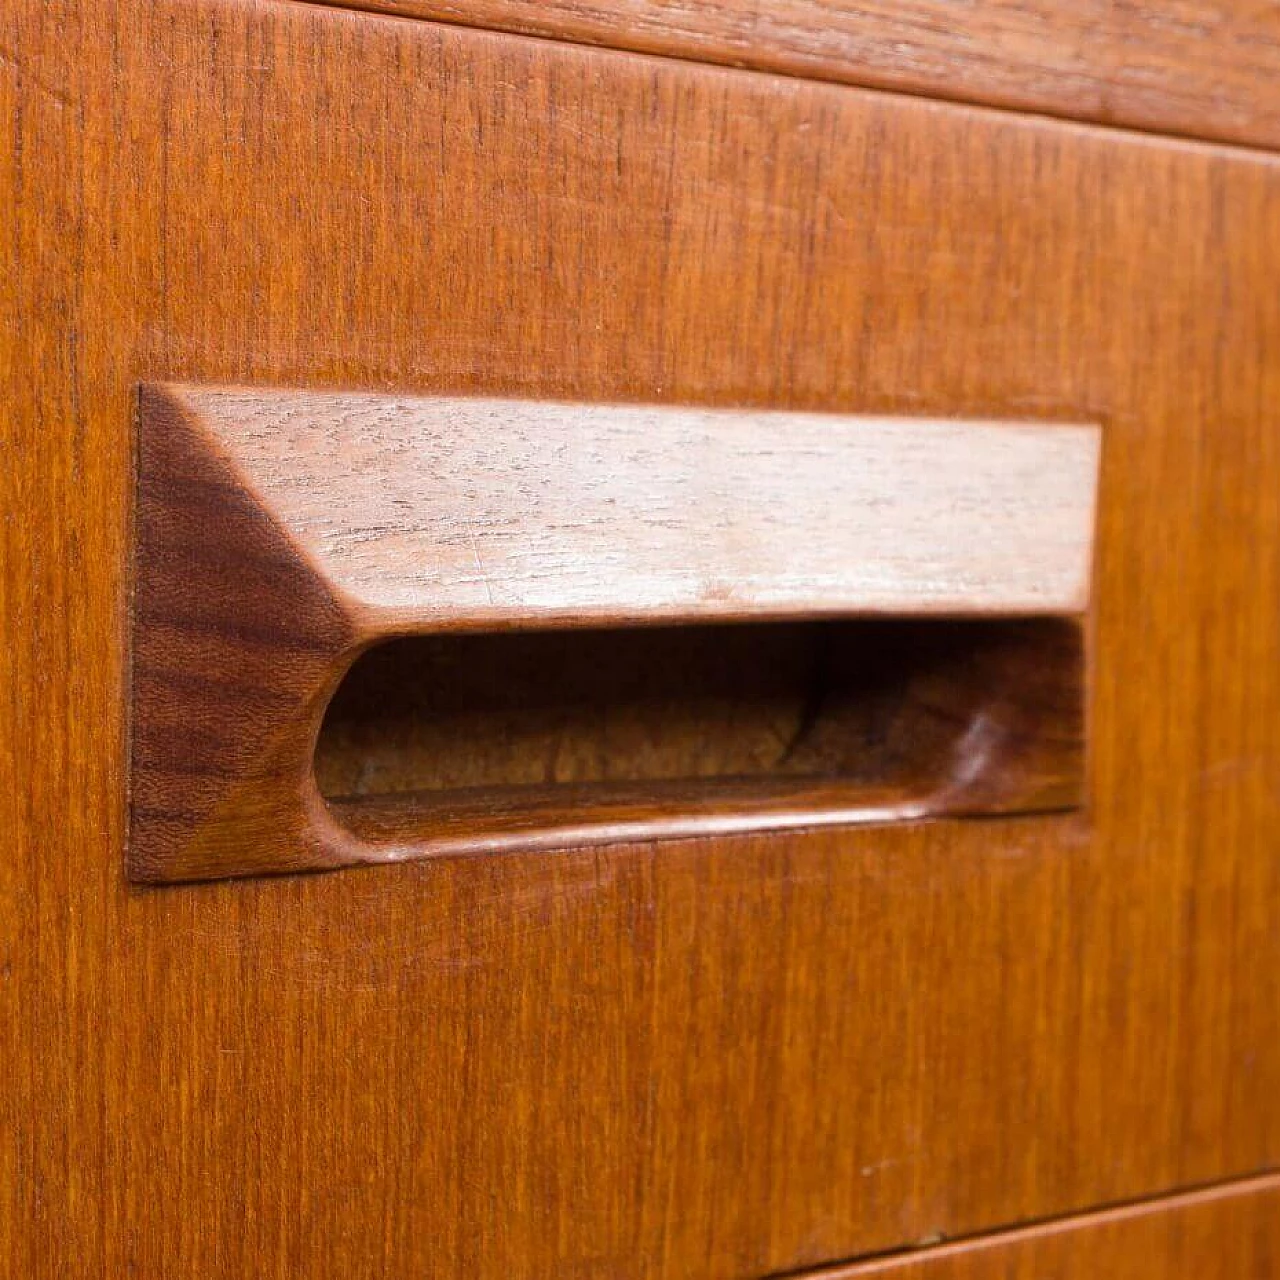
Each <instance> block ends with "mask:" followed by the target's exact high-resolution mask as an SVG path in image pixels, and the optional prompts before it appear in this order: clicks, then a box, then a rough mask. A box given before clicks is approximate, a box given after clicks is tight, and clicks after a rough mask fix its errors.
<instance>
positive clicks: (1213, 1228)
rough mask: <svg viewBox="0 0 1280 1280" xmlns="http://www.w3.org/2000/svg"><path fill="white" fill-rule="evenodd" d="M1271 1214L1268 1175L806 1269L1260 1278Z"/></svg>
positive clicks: (843, 1279)
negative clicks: (863, 1260) (931, 1246)
mask: <svg viewBox="0 0 1280 1280" xmlns="http://www.w3.org/2000/svg"><path fill="white" fill-rule="evenodd" d="M1278 1218H1280V1178H1277V1177H1276V1176H1275V1175H1271V1176H1269V1177H1262V1178H1251V1179H1249V1180H1247V1181H1243V1182H1237V1183H1228V1184H1227V1185H1225V1186H1221V1187H1214V1188H1212V1189H1210V1190H1205V1191H1193V1192H1190V1193H1188V1194H1185V1195H1180V1196H1169V1197H1167V1198H1164V1199H1161V1200H1154V1201H1147V1202H1145V1203H1143V1204H1135V1205H1127V1206H1125V1207H1123V1208H1118V1209H1108V1210H1104V1211H1101V1212H1098V1213H1089V1214H1083V1215H1081V1216H1079V1217H1074V1218H1066V1219H1063V1220H1061V1221H1058V1222H1047V1223H1042V1224H1039V1225H1036V1226H1032V1227H1024V1228H1022V1229H1021V1230H1017V1231H1002V1232H999V1233H997V1234H994V1235H991V1236H986V1237H980V1238H979V1239H976V1240H961V1241H957V1242H956V1243H954V1244H948V1245H942V1246H941V1247H939V1248H934V1249H922V1250H920V1251H919V1252H918V1253H917V1254H915V1255H914V1256H911V1255H902V1256H897V1257H887V1258H880V1259H877V1260H875V1261H873V1262H866V1263H862V1264H855V1265H853V1266H850V1267H836V1268H834V1269H832V1270H824V1271H822V1272H820V1273H818V1272H813V1273H811V1274H812V1275H813V1278H814V1280H865V1277H870V1276H883V1277H886V1280H994V1277H997V1276H998V1277H1000V1280H1045V1278H1046V1277H1054V1280H1090V1278H1091V1277H1094V1276H1107V1277H1108V1280H1184V1277H1187V1276H1204V1275H1210V1276H1238V1277H1241V1280H1243V1278H1244V1277H1258V1280H1262V1278H1263V1277H1267V1276H1274V1275H1275V1274H1276V1272H1277V1270H1278V1269H1280V1240H1278V1239H1277V1231H1276V1221H1277V1219H1278Z"/></svg>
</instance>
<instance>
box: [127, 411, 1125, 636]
mask: <svg viewBox="0 0 1280 1280" xmlns="http://www.w3.org/2000/svg"><path fill="white" fill-rule="evenodd" d="M138 436H139V439H138V449H139V486H140V496H139V505H140V507H141V508H142V509H143V512H144V522H145V516H146V512H147V509H148V507H149V505H150V504H152V503H156V504H161V505H163V506H164V507H165V508H167V509H170V510H172V511H173V512H174V514H173V515H172V516H171V517H170V518H171V519H173V520H181V519H182V518H183V512H186V513H188V514H187V515H186V519H187V520H188V522H190V521H192V520H197V519H199V518H201V517H202V516H203V511H204V507H205V506H208V505H211V504H215V505H219V506H221V504H222V500H223V497H224V495H225V485H224V484H223V483H222V477H224V476H225V477H226V478H227V481H228V482H230V483H234V484H237V485H238V486H239V488H240V490H241V493H240V494H237V495H235V496H234V497H229V498H228V501H229V504H230V505H231V506H232V507H234V508H235V509H236V510H237V511H239V510H242V509H244V508H245V507H246V505H247V504H253V505H256V506H257V507H259V508H260V509H261V511H260V514H259V515H258V516H257V518H256V519H255V520H253V524H254V526H255V527H258V526H262V525H270V526H271V527H272V528H273V530H275V531H276V536H277V537H278V538H279V540H280V541H281V543H282V545H283V546H284V547H291V548H293V549H294V552H295V554H296V556H297V557H298V559H299V560H300V561H301V562H302V567H303V568H304V569H306V570H308V571H309V572H310V573H311V574H312V576H313V577H315V578H316V579H318V581H319V584H320V586H321V587H322V589H323V590H324V592H325V594H327V595H329V596H330V597H332V598H333V601H334V603H335V605H337V606H338V607H339V608H341V609H342V610H344V611H345V612H346V613H347V614H349V615H350V617H351V619H352V629H353V631H354V632H356V633H357V634H358V635H359V636H360V638H362V639H368V638H374V637H377V636H388V635H393V634H396V633H397V632H402V633H406V634H409V633H422V632H426V631H452V630H486V629H497V628H505V627H523V628H531V627H546V626H566V625H567V626H581V625H584V624H588V623H592V622H596V623H604V624H610V623H618V622H630V623H637V624H643V623H650V624H652V623H658V622H672V621H698V620H703V621H711V620H715V619H750V618H780V617H824V616H825V617H836V616H841V615H861V616H867V615H873V614H886V615H910V616H922V615H926V614H936V615H941V616H952V617H975V616H994V615H1019V614H1023V615H1025V614H1072V613H1082V612H1083V611H1084V609H1085V607H1086V606H1087V604H1088V600H1089V575H1090V569H1091V566H1092V559H1093V526H1094V508H1095V505H1096V496H1097V486H1098V458H1099V453H1100V449H1101V433H1100V431H1099V430H1098V428H1097V427H1092V426H1081V425H1072V424H1067V423H1058V424H1053V425H1037V424H1031V423H990V422H961V421H951V422H948V421H929V420H925V419H910V418H906V419H897V420H894V419H888V418H855V417H842V416H839V415H827V414H813V413H781V412H776V411H775V412H762V411H759V410H756V411H754V412H752V411H726V410H723V409H721V410H715V409H705V408H677V407H672V406H663V405H599V404H596V405H592V404H554V403H546V402H540V401H536V400H490V399H484V398H481V397H472V398H468V399H456V398H450V397H443V396H440V397H430V398H426V397H413V396H387V395H381V396H380V395H370V394H360V393H354V392H337V393H334V392H330V393H327V394H326V393H319V392H306V391H265V390H235V389H222V388H213V387H144V388H143V389H142V391H141V394H140V397H139V408H138ZM158 437H161V439H158ZM175 437H176V438H178V439H180V440H181V441H182V443H183V445H184V446H185V447H187V448H189V450H190V452H191V454H192V455H193V456H192V457H191V458H190V459H184V462H183V463H175V462H173V461H171V458H172V452H173V449H174V448H175ZM179 467H180V468H181V469H180V470H178V468H179ZM203 467H209V468H212V469H215V470H216V471H217V473H218V476H219V484H218V485H211V486H210V487H209V492H208V496H207V499H206V501H205V503H203V504H201V503H200V495H199V494H198V493H196V492H194V491H193V490H192V488H191V486H192V485H193V484H195V483H197V479H196V478H197V477H198V474H199V472H200V471H201V469H202V468H203ZM175 472H176V474H175ZM170 483H172V484H174V485H175V486H177V492H176V493H170V492H168V490H167V486H168V485H170ZM183 485H185V486H187V487H186V488H185V489H184V488H183V487H182V486H183ZM221 533H222V528H221V525H215V526H214V527H213V528H211V529H209V530H208V531H207V532H206V531H204V530H201V529H196V530H194V531H193V535H192V536H193V537H194V539H195V541H196V543H197V545H199V546H200V547H202V548H203V549H204V551H205V554H206V556H208V555H213V556H220V555H222V554H223V553H224V549H223V548H222V547H220V546H219V545H218V543H217V539H218V537H219V536H220V535H221ZM225 554H227V555H234V554H235V551H234V549H233V548H230V547H228V548H226V549H225ZM148 568H149V565H148V563H147V560H146V558H145V548H144V550H143V553H142V555H141V558H140V563H139V590H140V592H141V593H143V601H142V603H143V606H144V607H145V605H146V599H145V592H146V587H147V581H148V579H147V570H148ZM183 568H184V569H185V571H186V576H187V578H188V581H189V582H190V584H191V586H192V587H193V588H195V587H197V586H198V582H196V581H194V579H195V578H196V575H198V573H199V571H200V568H201V565H200V562H199V560H194V559H193V561H192V562H191V563H190V564H189V565H188V566H183ZM283 603H284V604H285V605H286V606H287V604H288V602H287V601H286V602H283ZM227 608H228V612H233V611H234V607H233V606H232V605H230V604H228V606H227ZM286 612H292V611H291V610H288V609H287V607H286Z"/></svg>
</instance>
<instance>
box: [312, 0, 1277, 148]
mask: <svg viewBox="0 0 1280 1280" xmlns="http://www.w3.org/2000/svg"><path fill="white" fill-rule="evenodd" d="M326 2H327V3H342V4H345V5H347V6H348V7H350V8H355V9H371V10H380V11H382V12H384V13H394V14H400V15H402V16H404V17H413V18H435V19H440V20H443V21H446V22H459V23H466V24H468V25H472V26H479V27H492V28H495V29H497V30H500V31H514V32H521V33H525V34H529V35H536V36H543V37H548V38H551V39H554V40H575V41H584V42H586V43H589V44H597V45H609V46H611V47H614V48H618V49H635V50H639V51H642V52H646V53H659V54H665V55H666V56H668V57H676V58H687V59H691V60H695V61H704V62H720V63H726V64H728V65H730V66H743V67H756V68H759V69H761V70H766V71H780V72H785V73H787V74H789V75H797V76H807V77H811V78H814V79H820V80H834V81H840V82H843V83H845V84H856V85H871V86H875V87H877V88H883V89H896V90H899V91H904V92H908V93H917V94H923V95H924V96H926V97H932V98H946V99H951V100H953V101H954V100H958V101H962V102H973V103H981V104H984V105H989V106H995V107H1005V108H1011V109H1013V110H1020V111H1035V112H1043V113H1047V114H1049V115H1056V116H1065V117H1068V118H1071V119H1076V120H1090V121H1095V122H1097V123H1100V124H1114V125H1124V126H1126V127H1129V128H1136V129H1149V130H1157V131H1160V132H1164V133H1172V134H1182V135H1184V136H1186V137H1191V138H1214V139H1219V140H1222V141H1225V142H1237V143H1243V144H1245V145H1246V146H1255V147H1268V148H1272V149H1274V148H1276V147H1280V7H1277V6H1276V5H1275V4H1274V3H1271V2H1270V0H1264V2H1263V3H1256V2H1255V0H1178V3H1176V4H1168V3H1158V2H1156V0H1152V2H1151V3H1132V2H1129V0H969V2H968V3H965V4H957V3H955V0H773V3H760V0H326Z"/></svg>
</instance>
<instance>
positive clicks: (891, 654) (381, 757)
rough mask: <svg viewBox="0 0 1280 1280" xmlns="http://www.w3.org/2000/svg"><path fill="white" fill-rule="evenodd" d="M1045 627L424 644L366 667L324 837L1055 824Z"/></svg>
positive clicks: (328, 747)
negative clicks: (931, 819)
mask: <svg viewBox="0 0 1280 1280" xmlns="http://www.w3.org/2000/svg"><path fill="white" fill-rule="evenodd" d="M1082 665H1083V664H1082V637H1081V631H1080V627H1079V625H1078V623H1076V622H1074V621H1071V620H1066V619H1060V618H1048V619H1045V618H1032V619H1015V620H995V621H992V620H982V621H959V620H955V621H951V620H945V621H940V620H937V619H929V620H919V621H915V620H912V621H900V620H895V621H867V620H839V621H822V622H776V623H774V622H771V623H763V624H744V625H715V626H688V627H643V628H631V629H611V630H566V631H542V632H504V633H500V634H455V635H434V636H424V637H416V638H410V639H400V640H395V641H391V642H387V643H384V644H382V645H379V646H377V647H376V648H374V649H371V650H370V651H368V652H367V653H365V654H364V655H363V656H362V657H361V658H360V659H359V660H358V661H357V662H356V664H355V665H354V666H353V667H352V669H351V671H350V672H349V673H348V674H347V677H346V679H345V680H344V681H343V683H342V685H341V686H340V687H339V689H338V690H337V692H336V694H335V695H334V697H333V699H332V701H331V703H330V705H329V708H328V711H327V714H326V716H325V719H324V724H323V728H322V730H321V733H320V736H319V740H318V744H317V747H316V754H315V776H316V781H317V783H318V785H319V788H320V791H321V794H322V795H323V796H324V797H325V799H326V801H327V803H328V805H329V808H330V811H331V812H332V814H333V815H334V816H335V817H336V818H337V820H338V821H339V822H340V823H341V824H343V825H344V826H345V827H347V828H348V829H349V830H350V831H351V832H352V833H353V834H355V835H356V836H358V837H359V838H360V839H362V840H365V841H370V842H381V843H396V842H397V841H404V840H411V839H412V840H416V841H424V840H425V841H431V842H432V843H433V847H434V848H436V849H437V850H439V851H440V852H446V851H450V850H453V849H471V850H482V849H486V848H498V847H538V846H547V845H554V844H557V843H580V842H589V841H598V840H605V839H621V838H645V837H656V836H670V835H681V834H695V833H698V832H703V831H715V830H726V829H735V830H749V829H753V828H761V829H763V828H769V827H777V826H785V825H808V824H817V823H822V822H854V821H882V820H891V819H895V818H899V819H905V818H913V817H924V816H936V815H942V814H982V813H1008V812H1018V811H1044V810H1050V809H1059V808H1068V807H1071V806H1074V805H1076V804H1078V803H1079V801H1080V794H1081V788H1082V773H1083V705H1082V678H1081V677H1082Z"/></svg>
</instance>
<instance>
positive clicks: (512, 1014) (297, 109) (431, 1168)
mask: <svg viewBox="0 0 1280 1280" xmlns="http://www.w3.org/2000/svg"><path fill="white" fill-rule="evenodd" d="M0 32H3V39H2V42H0V44H2V47H3V50H4V56H3V57H0V122H2V123H0V129H2V133H0V137H3V140H4V141H3V143H2V144H0V193H2V194H3V198H0V245H3V250H2V252H3V253H4V254H5V262H6V266H7V268H8V275H7V278H6V287H5V288H4V289H0V387H2V388H3V390H2V392H0V394H2V395H3V411H2V412H0V440H2V441H3V443H2V444H0V454H2V455H3V458H4V465H3V466H0V512H2V513H3V514H2V515H0V582H2V584H3V585H2V586H0V620H2V621H0V630H2V632H3V636H4V644H5V661H4V663H3V665H2V666H0V705H2V706H3V713H2V714H0V831H3V832H4V834H5V837H6V842H5V847H4V855H3V857H0V1037H2V1043H3V1045H4V1066H5V1087H4V1089H3V1090H0V1270H3V1271H5V1272H6V1273H7V1274H10V1275H14V1276H24V1277H36V1278H37V1280H39V1278H40V1277H44V1276H63V1275H66V1274H67V1273H68V1272H69V1271H70V1272H73V1273H79V1274H90V1275H98V1274H106V1275H120V1274H128V1273H129V1271H130V1270H131V1269H132V1271H133V1272H134V1273H135V1274H137V1275H139V1276H147V1277H150V1276H164V1275H196V1276H200V1275H257V1276H273V1277H281V1278H283V1277H289V1278H290V1280H296V1278H297V1277H302V1276H317V1277H319V1276H348V1277H361V1276H370V1277H372V1276H388V1275H392V1276H419V1275H430V1274H432V1273H433V1272H435V1273H445V1274H463V1275H485V1274H488V1275H494V1276H522V1275H523V1276H539V1275H547V1274H556V1273H558V1274H560V1275H568V1276H572V1275H577V1276H590V1275H611V1274H612V1275H616V1274H628V1275H638V1276H673V1277H674V1276H685V1275H689V1274H696V1275H702V1276H708V1277H723V1276H751V1275H761V1274H768V1273H769V1272H771V1271H779V1270H786V1269H788V1268H790V1269H796V1268H799V1267H803V1266H812V1265H817V1264H819V1263H823V1262H829V1261H831V1260H833V1259H845V1258H851V1257H855V1256H858V1255H862V1254H866V1253H869V1252H873V1251H877V1250H884V1249H887V1248H892V1247H899V1246H901V1245H904V1244H907V1243H910V1242H913V1241H921V1240H924V1239H926V1238H936V1236H937V1235H938V1233H942V1234H943V1235H944V1236H947V1237H955V1236H957V1235H959V1234H971V1233H974V1232H977V1231H980V1230H984V1229H990V1228H993V1227H996V1226H999V1225H1001V1224H1011V1223H1016V1222H1019V1221H1025V1220H1027V1219H1029V1218H1038V1217H1045V1216H1047V1215H1054V1214H1061V1213H1065V1212H1068V1211H1072V1210H1079V1209H1083V1208H1086V1207H1088V1206H1091V1205H1097V1204H1100V1203H1106V1202H1115V1201H1117V1200H1124V1199H1129V1198H1133V1197H1136V1196H1143V1195H1151V1194H1154V1193H1156V1192H1160V1191H1163V1190H1167V1189H1172V1188H1176V1187H1179V1186H1186V1185H1190V1184H1195V1183H1203V1182H1206V1181H1213V1180H1218V1179H1221V1178H1225V1177H1229V1176H1236V1175H1243V1174H1246V1173H1249V1172H1252V1171H1257V1170H1263V1169H1267V1168H1275V1167H1276V1166H1277V1165H1278V1164H1280V990H1278V989H1277V983H1278V982H1280V937H1277V932H1278V931H1277V930H1276V927H1275V916H1276V910H1275V904H1276V903H1277V901H1280V859H1277V858H1276V856H1275V832H1276V831H1277V830H1280V790H1278V789H1277V788H1276V786H1275V779H1276V778H1277V776H1280V672H1278V671H1277V666H1276V662H1275V655H1276V653H1277V652H1278V651H1280V609H1278V608H1277V607H1276V604H1277V601H1276V591H1277V586H1276V584H1277V583H1278V582H1280V484H1277V483H1276V481H1277V476H1280V436H1278V435H1277V433H1276V431H1275V429H1274V422H1275V406H1276V405H1277V404H1280V365H1278V364H1277V362H1276V359H1275V352H1276V351H1277V350H1280V299H1278V297H1277V291H1276V289H1275V281H1276V280H1277V279H1278V278H1280V235H1277V234H1276V231H1277V228H1280V168H1277V166H1276V164H1275V163H1274V162H1273V161H1271V160H1270V159H1269V158H1267V157H1264V156H1257V157H1255V156H1246V155H1242V154H1240V153H1229V152H1226V151H1223V150H1219V149H1215V148H1208V147H1198V146H1189V145H1169V144H1163V143H1159V144H1158V143H1155V142H1153V141H1152V140H1150V139H1134V138H1129V137H1124V136H1118V135H1116V134H1113V133H1106V132H1104V131H1093V130H1089V129H1086V128H1079V127H1073V126H1064V125H1061V124H1055V123H1049V122H1044V121H1033V120H1018V119H1013V118H1009V117H1004V116H998V115H995V114H987V113H983V112H979V111H974V110H968V109H962V108H957V107H950V106H942V105H938V104H934V103H927V102H921V101H907V100H902V99H897V98H890V97H888V96H879V95H875V94H864V93H858V92H852V91H849V90H847V89H842V88H839V87H835V86H830V85H819V84H807V83H802V82H798V81H791V80H782V79H773V78H770V77H766V76H761V75H755V74H746V73H740V72H733V71H728V70H718V69H715V68H704V67H697V68H695V67H691V66H689V65H683V64H676V63H674V62H662V61H657V60H654V61H648V60H645V59H641V58H636V57H631V56H625V57H624V56H620V55H614V54H610V53H608V52H601V51H593V50H585V49H581V48H573V47H568V46H556V45H552V44H549V43H546V42H537V41H527V40H521V39H517V38H508V37H497V36H493V35H488V34H485V33H483V32H473V31H464V30H461V29H448V30H446V29H443V28H438V27H433V26H431V25H430V24H426V23H408V22H399V21H395V20H391V19H382V18H376V17H372V16H370V15H367V14H354V13H350V12H347V11H343V10H337V9H318V8H315V7H308V6H303V5H293V4H268V3H263V2H259V0H245V2H244V3H237V4H235V5H234V6H233V5H229V4H224V3H214V2H212V0H187V2H184V3H182V4H180V5H178V4H174V3H172V0H119V3H113V4H108V3H106V0H59V2H58V3H54V4H49V3H43V2H39V0H13V2H11V3H9V4H7V5H5V6H4V7H3V8H2V9H0ZM142 381H198V382H205V383H219V384H227V385H244V384H248V385H258V386H273V385H274V386H279V385H286V386H287V385H299V386H308V387H313V388H316V389H324V388H330V389H334V388H341V387H350V386H362V387H366V388H372V389H379V390H394V391H401V392H404V393H405V394H432V393H441V394H451V395H464V394H470V393H476V394H484V395H492V396H528V397H532V398H548V399H569V400H596V401H628V400H630V401H637V400H644V401H649V402H653V401H666V402H670V403H685V404H691V403H697V404H704V405H708V406H715V405H718V406H722V407H733V406H752V405H756V406H774V407H778V408H787V409H792V410H797V411H831V412H848V413H871V414H909V415H921V416H928V415H943V416H946V415H966V416H976V417H989V418H1001V419H1003V418H1010V419H1024V418H1047V417H1055V416H1061V417H1063V418H1064V419H1069V420H1077V421H1078V420H1084V421H1094V422H1100V423H1102V424H1103V428H1104V434H1105V437H1106V449H1107V453H1106V458H1105V459H1104V467H1103V472H1104V474H1103V485H1102V489H1101V492H1100V506H1099V525H1098V546H1099V559H1098V565H1097V574H1096V578H1095V606H1094V607H1095V618H1094V621H1093V626H1094V627H1095V628H1096V631H1095V634H1094V636H1093V640H1092V651H1093V652H1094V653H1096V654H1097V655H1099V659H1098V664H1097V669H1096V671H1095V672H1094V675H1093V680H1092V682H1091V689H1092V693H1091V701H1090V706H1089V713H1090V717H1091V724H1090V735H1089V737H1090V743H1091V747H1092V760H1091V766H1090V767H1091V774H1092V778H1093V793H1092V801H1093V803H1092V807H1091V810H1090V812H1089V815H1088V817H1087V819H1086V818H1084V817H1081V816H1079V815H1075V816H1066V817H1063V818H1060V819H1055V820H1052V821H1044V820H1040V819H1036V820H1022V819H1017V818H1014V819H1010V820H1008V821H1007V822H1005V823H1002V824H1000V829H999V831H998V833H995V834H993V833H992V832H990V831H989V830H983V829H979V826H978V824H947V825H944V824H921V825H920V826H919V827H918V828H907V827H885V828H881V829H877V830H870V829H862V830H846V831H839V832H836V831H825V832H818V833H792V834H788V835H781V836H778V835H774V836H768V837H733V838H717V839H714V840H688V841H681V842H678V843H673V844H671V845H669V846H666V847H664V848H663V849H662V852H661V856H658V854H657V853H656V852H655V849H654V848H652V847H650V846H646V845H643V844H640V845H629V846H624V847H617V848H613V849H610V850H608V851H601V850H586V851H582V852H579V853H573V854H567V855H557V856H555V857H547V856H541V855H536V854H531V855H523V854H520V855H512V856H510V857H505V858H493V859H466V860H464V859H456V860H455V859H441V860H437V861H433V862H423V863H416V864H413V865H406V866H400V867H387V868H379V869H375V870H369V871H367V872H362V873H360V874H358V875H357V874H353V875H350V876H299V877H278V878H275V879H272V880H261V881H252V880H248V881H240V882H230V881H228V882H223V883H219V884H211V885H200V886H192V887H183V888H180V889H176V890H171V889H159V890H156V889H141V888H137V887H131V886H130V885H129V884H128V882H127V880H126V878H125V876H124V874H123V858H124V847H123V846H124V838H125V809H124V804H123V794H124V788H125V774H126V751H125V742H124V723H125V708H126V706H127V693H126V689H125V672H126V669H127V668H126V662H125V652H126V644H125V637H126V618H127V596H126V590H125V584H126V568H125V567H126V564H127V561H128V552H129V545H130V543H129V536H128V522H127V519H126V511H127V502H128V495H129V492H130V487H131V486H130V474H129V472H130V468H129V423H130V419H131V414H132V402H133V395H134V388H135V387H136V386H137V384H138V383H139V382H142ZM1224 1260H1225V1261H1224V1264H1223V1265H1225V1263H1226V1262H1229V1261H1230V1255H1229V1254H1225V1253H1224ZM1213 1265H1214V1264H1213V1260H1212V1259H1209V1260H1208V1261H1207V1262H1206V1264H1205V1270H1204V1272H1203V1274H1205V1275H1206V1276H1208V1275H1211V1274H1212V1271H1213ZM1218 1270H1219V1274H1220V1276H1221V1275H1222V1274H1223V1273H1222V1266H1219V1268H1218Z"/></svg>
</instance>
